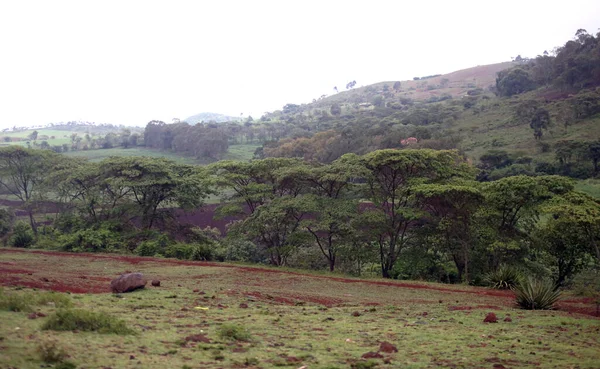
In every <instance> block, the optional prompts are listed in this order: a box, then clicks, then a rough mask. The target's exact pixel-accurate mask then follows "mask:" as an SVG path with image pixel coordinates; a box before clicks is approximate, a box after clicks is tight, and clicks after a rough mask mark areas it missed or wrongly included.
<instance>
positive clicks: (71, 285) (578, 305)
mask: <svg viewBox="0 0 600 369" xmlns="http://www.w3.org/2000/svg"><path fill="white" fill-rule="evenodd" d="M0 253H7V254H10V253H36V254H41V255H48V256H60V257H61V258H74V259H75V258H77V259H85V260H87V261H89V262H93V261H96V260H99V261H100V260H107V261H108V260H115V261H119V262H124V263H129V264H133V265H136V264H139V263H142V262H143V263H157V264H167V265H173V266H176V265H186V266H199V267H219V268H235V269H237V270H238V271H240V272H242V273H244V274H247V275H248V277H249V276H251V275H252V274H254V275H259V274H274V273H279V274H281V275H285V276H296V275H297V276H302V277H303V278H316V279H328V280H333V281H337V282H342V283H363V284H366V285H371V286H386V287H392V288H408V289H422V290H432V291H438V292H444V293H448V294H449V295H451V294H457V293H458V294H467V295H474V296H492V297H496V298H501V299H503V300H509V299H512V298H513V294H512V292H510V291H498V290H489V289H484V288H465V289H458V288H453V287H452V286H448V287H445V286H442V285H438V286H436V285H426V284H415V283H403V282H398V281H381V280H364V279H351V278H341V277H329V276H320V275H305V274H302V273H297V272H289V271H280V270H276V269H268V268H260V267H241V266H236V265H228V264H221V263H214V262H199V261H185V260H174V259H156V258H150V257H139V256H124V255H115V254H88V253H66V252H56V251H38V250H35V251H31V250H20V249H8V248H0ZM43 272H44V271H37V270H30V269H25V268H22V267H19V265H17V263H10V262H0V285H4V286H24V287H31V288H40V289H50V290H55V291H60V292H71V293H109V292H110V288H109V287H110V286H109V283H108V282H109V281H110V280H111V279H112V277H114V276H112V275H111V276H85V275H81V272H79V273H78V274H77V275H73V274H69V273H67V272H63V271H60V270H54V271H52V277H51V278H50V279H48V278H46V276H44V275H43ZM48 273H50V271H48ZM56 275H58V276H59V277H56ZM247 279H248V278H247ZM229 293H231V294H242V292H237V291H230V292H229ZM243 294H245V295H249V296H252V297H254V298H256V299H257V300H261V301H274V302H277V303H282V304H288V305H297V304H299V303H303V302H309V303H314V304H320V305H324V306H328V307H331V306H336V305H340V304H342V303H345V302H352V301H351V299H352V298H351V297H348V299H346V300H342V299H339V298H326V297H323V296H318V295H317V296H315V295H311V294H297V293H289V292H278V293H277V295H276V296H270V295H268V294H265V293H264V292H258V291H256V292H250V293H248V292H244V293H243ZM449 298H452V297H450V296H449ZM506 304H507V305H509V304H510V302H509V301H506ZM366 305H367V306H370V305H377V303H375V302H367V303H366ZM557 306H558V310H561V311H566V312H570V313H576V314H584V315H590V316H599V315H598V310H597V307H596V306H595V304H594V303H593V301H591V299H589V298H580V299H579V298H571V299H568V300H562V301H560V303H559V304H558V305H557ZM449 309H450V310H471V309H500V307H498V306H495V305H474V306H451V307H450V308H449Z"/></svg>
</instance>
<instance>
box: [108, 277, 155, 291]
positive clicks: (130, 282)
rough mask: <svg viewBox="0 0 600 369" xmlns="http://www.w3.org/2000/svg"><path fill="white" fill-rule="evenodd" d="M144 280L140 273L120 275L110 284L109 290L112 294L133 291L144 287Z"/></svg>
mask: <svg viewBox="0 0 600 369" xmlns="http://www.w3.org/2000/svg"><path fill="white" fill-rule="evenodd" d="M146 283H148V282H147V281H146V279H145V278H144V275H143V274H142V273H127V274H121V275H120V276H119V277H117V278H115V279H113V280H112V282H110V289H111V290H112V292H113V293H124V292H131V291H135V290H137V289H140V288H144V287H146Z"/></svg>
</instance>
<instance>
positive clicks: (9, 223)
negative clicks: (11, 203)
mask: <svg viewBox="0 0 600 369" xmlns="http://www.w3.org/2000/svg"><path fill="white" fill-rule="evenodd" d="M14 220H15V214H14V213H13V212H12V211H11V210H9V209H0V238H2V237H4V236H6V235H7V234H8V233H9V232H10V230H11V229H12V227H13V222H14Z"/></svg>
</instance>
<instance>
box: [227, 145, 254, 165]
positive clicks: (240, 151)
mask: <svg viewBox="0 0 600 369" xmlns="http://www.w3.org/2000/svg"><path fill="white" fill-rule="evenodd" d="M259 147H261V145H231V146H229V150H227V153H226V154H225V157H224V158H223V160H239V161H249V160H250V159H252V157H253V156H254V152H255V151H256V149H258V148H259Z"/></svg>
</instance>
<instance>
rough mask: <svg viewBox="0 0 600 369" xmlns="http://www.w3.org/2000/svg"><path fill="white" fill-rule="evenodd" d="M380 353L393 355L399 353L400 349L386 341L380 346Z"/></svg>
mask: <svg viewBox="0 0 600 369" xmlns="http://www.w3.org/2000/svg"><path fill="white" fill-rule="evenodd" d="M379 351H381V352H388V353H391V352H398V349H397V348H396V346H394V345H392V344H391V343H389V342H385V341H384V342H381V343H380V344H379Z"/></svg>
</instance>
